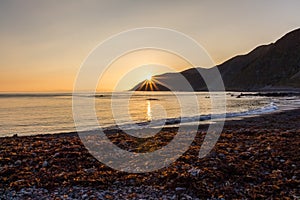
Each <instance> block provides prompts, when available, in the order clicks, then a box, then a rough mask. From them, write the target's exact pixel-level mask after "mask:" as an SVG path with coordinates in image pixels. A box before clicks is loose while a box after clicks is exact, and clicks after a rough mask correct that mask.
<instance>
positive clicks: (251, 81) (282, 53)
mask: <svg viewBox="0 0 300 200" xmlns="http://www.w3.org/2000/svg"><path fill="white" fill-rule="evenodd" d="M215 67H217V68H218V70H219V71H220V73H221V76H222V78H223V81H224V85H225V88H226V90H236V91H260V90H293V89H296V90H298V89H300V29H296V30H294V31H292V32H289V33H287V34H286V35H284V36H283V37H282V38H280V39H279V40H277V41H276V42H275V43H271V44H269V45H262V46H259V47H257V48H255V49H254V50H252V51H251V52H250V53H248V54H246V55H239V56H235V57H233V58H231V59H229V60H228V61H226V62H224V63H222V64H220V65H218V66H215ZM197 69H199V70H200V71H201V72H205V71H206V70H208V71H209V70H211V69H203V68H197ZM197 69H195V68H191V69H188V70H185V71H182V72H180V73H166V74H162V75H157V76H154V77H153V78H154V79H153V80H154V81H158V83H159V84H158V89H157V90H161V91H165V90H167V89H168V88H169V89H171V90H178V91H191V90H192V89H193V90H195V91H205V90H207V88H206V85H205V83H204V81H203V79H202V77H201V76H200V75H199V72H198V71H197ZM182 77H185V78H186V79H187V80H188V82H189V83H190V84H191V86H192V89H191V88H189V87H186V86H184V85H186V84H181V82H182ZM141 84H142V83H139V84H138V85H137V86H135V87H134V88H133V89H132V90H147V89H145V88H143V87H140V86H141Z"/></svg>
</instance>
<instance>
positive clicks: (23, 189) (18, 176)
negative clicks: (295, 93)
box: [0, 109, 300, 199]
mask: <svg viewBox="0 0 300 200" xmlns="http://www.w3.org/2000/svg"><path fill="white" fill-rule="evenodd" d="M206 128H207V127H206V125H201V126H199V130H198V132H197V136H196V138H195V140H194V141H193V143H192V145H191V146H190V148H189V150H188V151H187V152H186V153H185V154H184V155H182V156H181V157H180V158H179V159H178V160H177V161H176V162H174V163H172V164H171V165H170V166H168V167H166V168H163V169H160V170H157V171H154V172H148V173H141V174H131V173H125V172H119V171H116V170H114V169H111V168H109V167H107V166H106V165H104V164H102V163H100V162H99V161H98V160H96V159H95V158H94V157H92V156H91V154H89V152H88V150H87V149H86V148H85V146H84V145H83V144H82V142H81V140H80V138H79V137H78V135H77V133H64V134H51V135H49V134H46V135H34V136H16V135H15V136H13V137H2V138H0V199H299V198H300V153H299V146H300V109H296V110H288V111H279V112H275V113H272V114H265V115H261V116H255V117H249V118H244V119H242V120H227V121H226V123H225V126H224V129H223V131H222V134H221V136H220V138H219V140H218V142H217V144H216V145H215V147H214V148H213V150H212V151H211V152H210V153H209V154H208V155H207V156H206V157H204V158H201V159H200V158H199V157H198V153H199V149H200V146H201V143H202V141H203V138H204V136H205V134H206ZM176 131H177V129H176V128H164V129H163V130H162V131H161V132H160V133H159V134H157V135H155V136H154V137H152V138H150V139H149V140H147V141H138V140H134V138H132V137H129V136H127V135H126V134H124V133H122V132H118V131H116V132H113V131H111V132H110V133H108V134H107V135H108V137H109V138H110V139H111V141H112V142H113V143H115V144H116V145H118V146H120V147H122V148H123V149H127V150H133V151H136V152H145V151H151V150H152V151H153V150H155V149H157V148H159V146H163V145H166V144H167V143H168V142H169V141H170V140H171V139H172V138H173V137H174V135H175V134H176ZM154 141H156V142H154ZM157 141H159V142H157Z"/></svg>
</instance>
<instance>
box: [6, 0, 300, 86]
mask: <svg viewBox="0 0 300 200" xmlns="http://www.w3.org/2000/svg"><path fill="white" fill-rule="evenodd" d="M299 8H300V1H298V0H288V1H286V0H281V1H279V0H265V1H258V0H255V1H247V2H246V1H238V0H228V1H201V0H194V1H192V0H191V1H182V0H178V1H177V0H169V1H155V0H152V1H134V0H118V1H116V0H109V1H95V0H90V1H86V2H83V1H74V0H65V1H39V0H35V1H33V0H27V1H22V0H18V1H17V0H10V1H1V2H0V44H1V45H0V91H2V92H34V91H45V92H46V91H71V90H72V89H73V84H74V81H75V78H76V74H77V72H78V70H79V68H80V66H81V64H82V63H83V61H84V60H85V58H86V57H87V56H88V54H89V53H90V51H91V50H93V49H94V48H95V47H96V46H97V45H98V44H99V43H100V42H102V41H104V40H105V39H106V38H108V37H110V36H111V35H114V34H117V33H119V32H122V31H125V30H128V29H133V28H138V27H164V28H169V29H174V30H177V31H179V32H182V33H184V34H187V35H189V36H190V37H192V38H194V39H195V40H196V41H197V42H198V43H199V44H201V45H202V46H203V47H204V48H205V49H206V51H207V52H208V53H209V55H210V56H211V58H212V59H213V61H214V63H216V64H220V63H222V62H224V61H225V60H227V59H229V58H230V57H233V56H235V55H237V54H244V53H247V52H249V51H251V50H252V49H253V48H255V47H256V46H258V45H260V44H268V43H270V42H273V41H275V40H276V39H278V38H280V37H282V36H283V35H284V34H285V33H287V32H289V31H291V30H293V29H296V28H299V27H300V12H299ZM128 56H129V57H127V58H126V57H124V58H120V60H119V61H117V62H116V63H115V64H118V63H119V65H122V68H123V74H124V72H126V71H128V72H129V71H131V70H132V67H133V66H136V64H137V63H138V64H139V65H142V64H143V62H137V63H135V61H136V58H139V61H141V60H142V59H143V58H144V59H145V60H147V59H148V58H149V57H152V58H153V57H154V58H155V59H156V60H157V61H161V62H162V63H169V64H170V65H172V66H171V67H173V68H174V69H176V70H183V69H185V68H187V67H189V66H188V64H187V63H186V62H185V61H183V60H181V59H180V58H178V57H176V56H174V55H167V54H166V53H164V52H153V51H144V52H136V53H133V54H131V55H128ZM166 60H168V61H166ZM146 64H147V61H145V62H144V66H143V67H142V68H141V69H140V70H135V71H132V73H133V74H131V75H129V76H128V77H127V79H126V80H127V82H126V81H122V84H123V87H121V88H119V89H121V90H122V89H129V88H130V87H132V86H133V85H134V84H136V83H138V82H139V81H141V80H144V79H145V78H146V77H147V76H148V75H154V74H158V73H162V72H165V71H167V70H166V68H164V67H161V68H160V67H159V66H154V65H152V66H151V65H149V67H145V66H146ZM203 67H211V66H203ZM143 70H144V71H143ZM119 71H120V70H115V71H111V72H108V74H106V77H108V78H107V79H105V80H103V84H102V86H101V88H102V90H105V91H109V90H112V89H113V87H114V83H116V82H117V81H118V80H120V76H121V75H120V72H119ZM100 82H101V81H100Z"/></svg>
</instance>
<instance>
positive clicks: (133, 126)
mask: <svg viewBox="0 0 300 200" xmlns="http://www.w3.org/2000/svg"><path fill="white" fill-rule="evenodd" d="M276 110H278V106H277V105H276V104H275V103H274V102H272V103H270V104H269V105H267V106H264V107H261V108H258V109H253V110H248V111H243V112H231V113H224V114H209V115H198V116H191V117H178V118H167V119H159V120H153V121H151V123H150V122H147V121H144V122H139V123H136V124H132V123H124V124H119V125H118V127H116V126H113V127H112V126H109V127H105V129H106V130H108V129H116V128H121V129H122V130H131V129H144V128H157V127H160V126H161V125H163V124H162V121H164V124H165V125H168V126H170V125H173V126H174V125H179V124H187V125H188V124H189V123H194V122H199V121H209V120H216V119H224V118H236V117H246V116H251V115H261V114H265V113H270V112H274V111H276ZM137 125H138V126H137Z"/></svg>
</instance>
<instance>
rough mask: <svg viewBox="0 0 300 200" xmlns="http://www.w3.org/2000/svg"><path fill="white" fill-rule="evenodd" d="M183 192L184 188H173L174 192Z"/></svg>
mask: <svg viewBox="0 0 300 200" xmlns="http://www.w3.org/2000/svg"><path fill="white" fill-rule="evenodd" d="M185 190H186V188H183V187H177V188H175V191H176V192H180V191H185Z"/></svg>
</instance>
